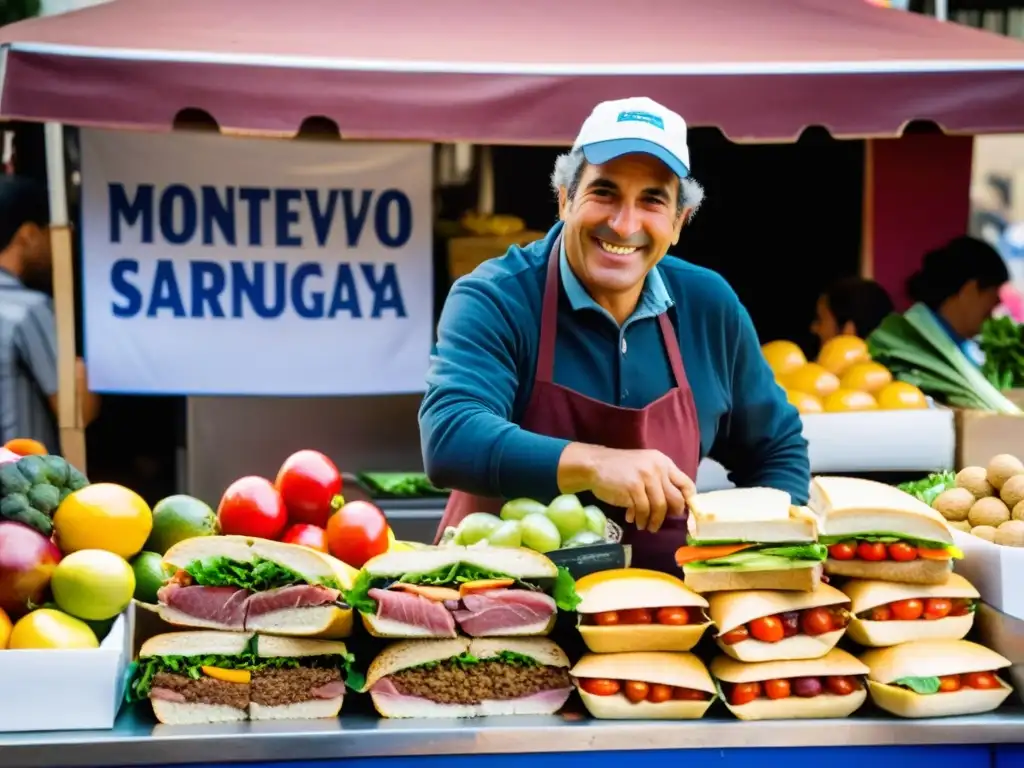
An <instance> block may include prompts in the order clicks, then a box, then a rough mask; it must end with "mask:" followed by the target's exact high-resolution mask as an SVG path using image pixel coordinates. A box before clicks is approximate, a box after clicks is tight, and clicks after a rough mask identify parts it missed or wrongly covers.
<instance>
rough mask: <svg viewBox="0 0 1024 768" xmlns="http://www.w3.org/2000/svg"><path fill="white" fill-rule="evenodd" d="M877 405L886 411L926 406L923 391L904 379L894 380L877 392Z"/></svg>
mask: <svg viewBox="0 0 1024 768" xmlns="http://www.w3.org/2000/svg"><path fill="white" fill-rule="evenodd" d="M878 407H879V408H881V409H883V410H886V411H903V410H911V409H918V408H927V407H928V400H927V398H925V396H924V392H922V391H921V390H920V389H918V388H917V387H915V386H914V385H913V384H907V382H905V381H894V382H892V384H889V385H887V386H885V387H883V388H882V391H881V392H879V393H878Z"/></svg>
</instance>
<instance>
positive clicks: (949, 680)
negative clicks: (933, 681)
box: [939, 675, 960, 693]
mask: <svg viewBox="0 0 1024 768" xmlns="http://www.w3.org/2000/svg"><path fill="white" fill-rule="evenodd" d="M959 690H960V675H945V676H944V677H940V678H939V691H940V692H941V693H953V692H954V691H959Z"/></svg>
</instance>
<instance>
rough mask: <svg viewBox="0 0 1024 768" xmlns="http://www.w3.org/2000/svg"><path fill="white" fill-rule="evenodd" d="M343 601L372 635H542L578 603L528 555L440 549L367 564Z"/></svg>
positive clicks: (565, 575) (563, 582) (554, 573)
mask: <svg viewBox="0 0 1024 768" xmlns="http://www.w3.org/2000/svg"><path fill="white" fill-rule="evenodd" d="M346 597H347V599H348V601H349V603H350V604H351V605H352V606H353V608H354V609H355V610H357V611H359V613H360V615H361V616H362V619H363V624H364V625H365V627H366V629H367V631H369V633H370V634H371V635H374V636H375V637H393V638H416V637H418V638H455V637H456V636H457V635H458V630H459V629H461V630H462V632H463V633H464V634H466V635H469V636H471V637H511V636H535V635H546V634H547V633H548V632H550V631H551V628H552V627H553V626H554V624H555V615H556V613H557V612H558V609H559V608H561V609H562V610H565V611H571V610H574V609H575V608H576V605H577V604H578V602H579V598H578V597H577V595H576V590H575V582H574V580H573V578H572V576H571V575H570V574H569V572H568V571H567V570H565V569H564V568H559V567H557V566H556V565H555V564H554V563H553V562H551V560H549V559H548V558H547V557H545V556H544V555H542V554H541V553H539V552H534V551H533V550H531V549H525V548H513V547H445V548H429V549H419V550H411V551H405V552H387V553H385V554H382V555H378V556H377V557H374V558H371V559H370V560H368V561H367V562H366V564H365V565H364V566H363V569H362V570H361V571H360V572H359V575H358V576H357V577H356V580H355V584H354V586H353V588H352V590H351V591H350V592H348V593H346Z"/></svg>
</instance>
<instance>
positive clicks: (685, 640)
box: [576, 568, 711, 653]
mask: <svg viewBox="0 0 1024 768" xmlns="http://www.w3.org/2000/svg"><path fill="white" fill-rule="evenodd" d="M576 594H578V595H579V597H580V604H579V605H578V606H577V608H576V611H577V613H578V614H579V619H578V624H579V630H580V635H582V637H583V642H584V643H586V644H587V648H589V649H590V650H591V651H592V652H594V653H618V652H621V651H689V650H690V649H691V648H693V646H695V645H696V644H697V642H698V641H699V640H700V638H701V636H702V635H703V634H704V630H706V629H707V628H708V627H709V626H710V625H711V622H710V620H709V619H708V616H707V613H706V610H707V607H708V601H707V600H706V599H705V598H703V597H701V596H700V595H698V594H697V593H696V592H693V591H691V590H690V589H688V588H687V587H686V586H685V585H684V584H683V582H682V580H681V579H677V578H676V577H675V576H671V575H669V574H667V573H660V572H658V571H648V570H644V569H642V568H616V569H613V570H609V571H598V572H597V573H592V574H590V575H588V576H584V577H583V578H582V579H580V580H579V581H577V582H576Z"/></svg>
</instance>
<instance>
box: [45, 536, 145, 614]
mask: <svg viewBox="0 0 1024 768" xmlns="http://www.w3.org/2000/svg"><path fill="white" fill-rule="evenodd" d="M50 591H51V592H53V600H54V602H55V603H57V607H58V608H60V609H61V610H62V611H64V612H65V613H69V614H71V615H72V616H76V617H78V618H80V619H88V620H90V621H102V620H103V619H110V618H113V617H114V616H117V614H119V613H120V612H121V611H123V610H124V609H125V608H127V607H128V603H130V602H131V599H132V594H133V593H134V592H135V572H134V571H133V570H132V567H131V566H130V565H128V563H127V562H126V561H125V559H124V558H123V557H119V556H118V555H115V554H114V553H113V552H107V551H105V550H102V549H81V550H79V551H78V552H73V553H71V554H70V555H68V556H67V557H65V558H64V559H63V560H61V561H60V562H59V563H58V564H57V567H56V568H55V569H54V571H53V576H52V577H51V578H50Z"/></svg>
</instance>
